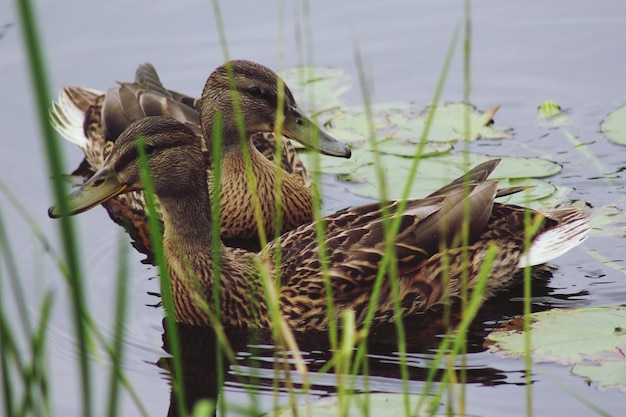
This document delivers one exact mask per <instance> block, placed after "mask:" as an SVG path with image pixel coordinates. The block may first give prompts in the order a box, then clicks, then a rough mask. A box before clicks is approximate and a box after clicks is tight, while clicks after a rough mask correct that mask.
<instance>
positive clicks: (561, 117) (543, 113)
mask: <svg viewBox="0 0 626 417" xmlns="http://www.w3.org/2000/svg"><path fill="white" fill-rule="evenodd" d="M539 117H540V118H541V119H543V121H545V122H546V123H548V125H549V126H552V127H557V126H565V125H567V124H569V120H568V118H567V115H566V114H565V111H564V110H563V109H561V106H559V105H558V104H556V102H554V101H552V100H546V101H544V102H543V103H541V105H540V106H539Z"/></svg>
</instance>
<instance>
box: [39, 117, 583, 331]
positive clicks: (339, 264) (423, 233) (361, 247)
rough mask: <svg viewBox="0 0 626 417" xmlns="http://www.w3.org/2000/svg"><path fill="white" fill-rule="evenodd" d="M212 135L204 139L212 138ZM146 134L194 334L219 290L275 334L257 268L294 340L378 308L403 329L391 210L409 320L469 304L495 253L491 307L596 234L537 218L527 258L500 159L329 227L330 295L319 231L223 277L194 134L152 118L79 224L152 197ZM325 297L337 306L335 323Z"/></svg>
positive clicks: (569, 222) (226, 316)
mask: <svg viewBox="0 0 626 417" xmlns="http://www.w3.org/2000/svg"><path fill="white" fill-rule="evenodd" d="M205 129H207V130H208V129H210V126H205ZM207 130H205V136H208V137H211V136H210V135H207V133H208V132H207ZM138 135H141V136H142V137H144V138H145V145H146V149H147V152H148V160H149V164H150V169H151V172H152V176H153V182H154V186H155V193H156V196H157V198H158V200H159V202H160V205H161V209H162V211H163V213H164V216H163V219H164V228H165V233H164V246H165V253H166V257H167V261H168V266H169V274H170V279H171V282H170V284H171V288H172V291H173V294H174V304H175V314H176V318H177V320H178V321H180V322H184V323H187V324H192V325H199V326H204V325H210V324H211V320H210V319H209V316H208V315H207V314H206V310H205V307H207V306H208V308H209V309H214V308H215V303H214V301H213V297H212V294H213V292H212V291H213V284H214V281H215V279H219V286H220V287H219V288H220V289H221V306H220V311H221V319H222V321H223V323H224V324H226V325H228V326H235V327H261V328H269V327H270V326H272V323H271V320H270V317H269V314H268V307H267V306H268V304H267V302H266V294H265V292H264V290H263V286H262V285H261V279H260V274H259V269H258V265H262V266H263V268H265V269H264V270H265V271H268V272H269V274H270V276H272V277H274V279H275V282H276V283H277V285H278V288H279V294H278V299H279V305H280V311H281V312H282V315H283V317H284V319H285V320H286V322H287V323H288V324H289V325H290V326H291V327H292V328H293V329H295V330H299V331H306V330H312V329H317V330H325V329H327V328H328V325H329V321H330V320H336V321H338V320H339V319H338V318H339V317H340V316H341V314H342V312H344V311H346V310H349V309H351V310H353V311H354V312H355V317H356V325H358V326H360V325H362V324H363V322H364V319H365V316H366V311H367V308H368V306H369V305H371V304H373V305H374V306H375V310H376V311H375V315H374V322H375V323H384V322H389V321H392V320H394V319H396V317H395V315H394V310H393V300H394V294H393V292H392V286H391V285H390V282H391V279H392V278H391V277H389V276H386V277H385V278H384V280H383V283H382V290H381V292H380V297H379V298H378V300H372V289H373V285H374V282H375V280H376V276H377V274H378V271H379V269H380V268H381V262H382V259H383V256H384V255H383V253H384V241H385V238H384V225H383V213H382V212H383V208H384V209H385V211H386V212H387V213H388V215H389V216H390V218H397V217H400V219H399V220H400V229H399V231H398V234H397V236H396V237H395V240H394V241H393V242H394V248H395V252H396V259H397V261H396V262H397V263H396V266H397V271H398V277H397V279H398V281H397V283H398V288H399V292H398V294H397V297H399V300H400V305H401V306H402V315H403V316H411V315H415V314H418V313H420V312H423V311H426V310H428V309H430V308H431V307H433V306H435V305H437V304H441V303H444V302H449V301H450V300H451V299H455V298H458V297H460V294H461V277H462V275H463V273H466V274H467V276H468V277H469V278H468V283H467V285H468V287H469V288H470V289H471V288H473V286H474V285H475V283H476V279H477V277H478V276H479V271H480V270H481V267H482V265H483V261H484V258H485V254H486V253H487V251H488V249H489V248H490V247H492V246H495V247H496V248H497V254H496V257H495V259H494V262H493V264H492V266H491V269H490V273H489V278H488V281H487V287H486V290H485V292H484V295H485V297H489V296H491V295H492V294H494V293H495V292H497V291H499V290H500V289H502V288H504V287H506V286H507V285H508V284H509V283H510V282H511V281H512V280H513V277H514V276H515V273H516V272H517V271H518V270H519V269H520V268H523V267H526V266H532V265H537V264H542V263H545V262H548V261H549V260H551V259H553V258H554V257H556V256H559V255H561V254H563V253H565V252H566V251H568V250H569V249H571V248H573V247H575V246H576V245H578V244H579V243H580V242H582V241H583V240H584V239H585V237H586V235H587V232H588V231H589V228H590V226H589V221H588V219H587V218H586V217H585V216H584V215H583V214H582V213H581V212H579V211H578V210H576V209H573V208H565V209H557V210H551V211H546V212H544V213H539V212H537V211H532V210H530V211H529V213H528V220H529V221H530V223H531V224H536V225H538V228H536V229H534V230H536V232H535V233H533V235H532V236H529V241H530V247H529V248H528V249H527V250H525V249H524V247H525V244H524V239H525V235H524V231H525V227H524V225H525V209H523V208H520V207H516V206H512V205H504V204H499V203H495V202H494V198H496V197H497V196H498V195H505V194H507V193H511V192H515V191H517V190H515V189H513V190H500V191H499V190H498V182H497V181H487V176H488V175H489V174H490V173H491V171H492V170H493V169H494V168H495V166H496V165H497V164H498V162H499V161H498V160H491V161H488V162H485V163H483V164H481V165H479V166H477V167H475V168H474V169H472V170H471V171H469V172H468V173H467V174H466V175H465V176H463V177H462V178H459V179H457V180H455V181H453V182H452V183H451V184H449V185H447V186H445V187H443V188H441V189H440V190H438V191H435V192H434V193H432V194H431V195H430V196H428V197H426V198H424V199H415V200H409V201H408V202H407V204H406V208H405V210H404V211H403V212H402V213H399V212H398V205H399V204H400V202H398V201H391V202H387V203H374V204H370V205H366V206H361V207H356V208H353V209H349V210H346V211H342V212H339V213H336V214H334V215H331V216H328V217H326V218H323V219H322V220H321V222H322V223H323V226H324V228H325V230H326V233H325V237H324V241H325V246H326V248H327V254H328V268H327V271H328V277H329V282H330V293H327V291H326V289H325V285H324V278H323V273H322V269H323V268H322V266H321V261H320V251H319V247H318V245H317V242H318V240H317V236H316V231H315V224H314V223H311V224H306V225H303V226H300V227H298V228H296V229H294V230H292V231H290V232H287V233H285V234H284V235H282V236H281V237H280V238H279V239H277V240H274V241H273V242H271V243H270V244H269V245H268V246H266V247H265V248H263V250H262V251H261V252H260V253H252V252H247V251H244V250H241V249H233V248H229V247H226V246H224V245H220V247H219V248H218V250H219V260H220V264H219V266H220V271H221V272H220V276H219V277H215V276H213V271H214V267H215V265H214V264H213V262H214V261H213V259H214V253H213V249H212V247H211V218H210V206H211V200H210V195H209V194H208V193H207V187H206V185H205V182H206V169H205V162H204V157H203V153H202V149H201V146H200V143H199V142H198V140H197V139H196V135H195V134H194V132H193V131H192V130H191V129H189V128H188V127H187V126H185V125H184V124H182V123H180V122H178V121H176V120H173V119H171V118H166V117H152V118H144V119H142V120H140V121H138V122H136V123H134V124H132V125H131V126H130V127H129V128H128V129H127V130H126V131H125V132H124V133H123V134H122V135H121V136H120V137H119V138H118V140H117V142H116V146H115V147H114V148H113V151H112V153H111V155H110V156H109V158H108V159H107V161H106V164H105V165H104V166H103V167H102V168H101V169H100V170H99V171H98V172H97V173H96V174H95V175H94V176H93V177H92V178H91V179H90V180H89V181H88V182H87V183H85V184H84V185H83V186H82V187H81V188H80V189H78V190H77V191H75V192H74V193H73V194H72V195H71V196H70V197H69V200H68V204H69V207H70V214H74V213H78V212H80V211H83V210H87V209H89V208H90V207H93V206H95V205H97V204H99V203H101V202H102V201H105V200H107V199H110V198H112V197H114V196H115V195H119V194H121V193H124V192H128V191H131V190H140V189H141V188H142V184H141V181H140V179H139V173H138V167H139V162H138V159H137V150H136V144H135V143H136V142H135V138H136V137H137V136H138ZM247 146H251V145H249V144H248V145H247ZM172 167H176V168H175V169H173V168H172ZM242 204H245V202H242ZM50 215H51V216H53V217H56V216H59V215H61V213H60V210H59V208H58V206H55V207H52V208H51V209H50ZM464 216H469V217H468V218H467V220H468V222H467V224H469V230H468V239H467V241H466V245H465V246H462V244H461V241H462V240H461V239H460V238H459V235H460V230H461V228H462V224H463V219H464ZM278 254H279V255H280V262H279V265H280V268H278V269H277V268H276V258H275V257H276V256H277V255H278ZM464 254H465V256H466V257H465V258H464ZM444 265H445V266H444ZM327 297H332V300H333V302H334V307H335V315H334V316H332V317H331V316H329V313H328V310H327Z"/></svg>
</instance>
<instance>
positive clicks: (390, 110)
mask: <svg viewBox="0 0 626 417" xmlns="http://www.w3.org/2000/svg"><path fill="white" fill-rule="evenodd" d="M496 110H497V108H496V109H492V110H490V111H487V112H482V111H479V110H477V109H476V107H474V106H472V105H470V104H465V103H447V104H440V105H438V106H437V109H436V111H435V116H434V118H433V121H432V124H431V125H430V130H429V131H428V136H427V137H426V140H428V141H430V142H457V141H461V140H468V141H473V140H476V139H478V138H486V139H503V138H510V137H511V135H510V130H511V129H510V128H507V127H502V126H494V125H493V124H492V123H493V115H494V114H495V111H496ZM427 115H428V109H425V110H421V111H420V109H419V108H418V107H417V106H416V105H415V104H411V103H388V104H383V105H379V106H374V107H372V109H371V115H370V116H368V115H367V113H366V112H365V110H364V109H363V108H353V109H351V110H350V109H348V110H347V111H344V112H342V113H339V114H337V115H335V116H334V117H333V118H332V119H331V121H330V125H329V130H330V131H331V133H332V134H333V135H335V136H336V137H340V138H342V140H346V141H349V142H357V141H363V140H364V139H365V138H367V137H369V136H370V134H371V132H372V133H373V134H374V136H375V137H376V138H379V139H383V138H391V137H393V138H403V139H409V140H412V141H413V142H417V140H419V138H420V137H421V136H422V132H423V131H424V128H425V126H426V119H427ZM466 115H467V116H469V118H468V119H467V120H468V122H469V124H468V126H467V127H468V129H467V132H466V125H465V123H466Z"/></svg>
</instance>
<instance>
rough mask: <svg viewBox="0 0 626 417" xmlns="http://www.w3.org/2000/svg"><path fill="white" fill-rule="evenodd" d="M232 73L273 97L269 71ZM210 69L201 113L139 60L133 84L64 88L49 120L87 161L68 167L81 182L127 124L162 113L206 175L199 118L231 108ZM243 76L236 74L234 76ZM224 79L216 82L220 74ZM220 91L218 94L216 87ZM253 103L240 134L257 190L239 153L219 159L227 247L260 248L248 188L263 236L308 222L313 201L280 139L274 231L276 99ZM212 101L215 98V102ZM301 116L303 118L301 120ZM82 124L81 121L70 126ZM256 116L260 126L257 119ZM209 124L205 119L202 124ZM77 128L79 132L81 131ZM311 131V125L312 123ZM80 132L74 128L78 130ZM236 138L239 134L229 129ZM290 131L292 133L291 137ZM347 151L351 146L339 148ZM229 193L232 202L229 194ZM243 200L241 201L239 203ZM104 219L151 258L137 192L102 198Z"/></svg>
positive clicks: (229, 113) (288, 102)
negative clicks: (183, 131) (196, 153)
mask: <svg viewBox="0 0 626 417" xmlns="http://www.w3.org/2000/svg"><path fill="white" fill-rule="evenodd" d="M234 62H235V63H236V65H235V66H234V67H233V70H234V76H235V79H236V81H237V85H240V84H242V83H246V86H247V88H251V86H254V87H257V88H259V89H261V90H262V91H263V92H264V94H265V96H266V97H272V96H273V95H274V96H275V95H276V88H277V87H276V86H277V83H278V79H277V76H276V74H274V73H273V72H272V71H270V70H269V69H267V68H265V67H263V66H261V65H258V64H254V63H251V62H248V61H234ZM224 68H225V67H220V68H218V70H216V71H215V72H214V73H213V74H212V75H211V77H210V78H209V81H208V82H207V86H210V87H209V88H207V89H205V91H204V93H203V98H202V99H200V100H203V101H204V102H205V103H208V104H207V106H205V109H204V111H202V112H201V113H198V111H197V108H198V102H199V101H200V100H196V99H193V98H191V97H188V96H185V95H183V94H180V93H177V92H175V91H171V90H167V89H166V88H165V87H164V86H163V85H162V84H161V81H160V79H159V77H158V74H157V73H156V70H155V69H154V67H153V66H152V65H150V64H144V65H141V66H140V67H139V68H138V69H137V73H136V80H135V82H133V83H120V86H119V87H115V88H111V89H109V90H108V91H107V92H106V94H102V93H99V92H96V91H94V90H90V89H86V88H82V87H66V88H65V89H64V90H63V91H62V93H61V95H60V98H59V103H54V106H53V111H52V114H51V116H52V120H53V123H54V125H55V126H56V127H57V130H59V131H60V132H61V134H63V135H64V136H66V137H67V138H68V139H70V140H72V141H74V142H76V143H77V144H79V146H80V147H81V149H83V151H84V153H85V159H84V161H83V162H82V163H81V164H80V166H79V167H78V168H77V169H76V170H75V171H74V173H73V175H75V176H80V177H82V178H83V181H86V180H87V179H88V178H89V177H91V175H93V173H94V172H96V171H97V170H98V169H99V168H100V167H102V166H103V164H104V161H105V159H106V157H107V156H108V154H109V153H110V152H111V149H112V148H113V147H114V143H115V140H116V139H117V137H118V136H119V134H120V133H121V132H122V131H123V130H124V129H125V128H126V127H128V125H129V124H131V123H132V122H134V121H136V120H139V119H141V118H144V117H150V116H159V115H166V116H171V117H174V118H175V119H177V120H179V121H181V122H183V123H185V124H186V125H187V126H188V127H189V128H190V129H191V130H192V131H193V132H194V134H195V135H196V136H197V140H198V141H200V143H202V149H203V152H204V155H205V160H206V164H207V169H208V170H209V179H210V178H211V175H210V168H209V165H210V152H208V151H207V146H208V145H207V142H206V141H205V139H204V137H203V134H202V130H201V118H205V119H208V120H209V121H210V122H208V123H211V122H212V120H213V116H212V113H213V112H215V111H216V104H220V105H221V107H220V110H221V111H223V112H224V113H223V114H224V119H225V120H234V119H235V116H234V114H233V113H234V112H235V110H233V108H234V106H233V105H232V101H231V100H230V97H228V95H230V94H231V92H230V86H229V85H228V74H226V73H225V72H224V71H221V72H220V69H224ZM240 75H242V77H240ZM222 77H223V78H224V79H223V80H221V78H222ZM222 90H223V91H222ZM285 97H286V99H285V108H287V107H288V106H292V107H294V108H296V109H297V105H296V103H295V100H294V99H293V96H292V95H291V93H290V92H289V90H288V88H287V87H286V86H285ZM253 99H255V100H248V101H246V100H243V101H242V102H241V103H242V104H243V106H242V114H243V115H244V122H245V125H246V135H248V136H249V138H250V140H251V142H252V144H253V145H254V147H251V149H252V150H253V151H254V152H252V154H251V157H252V166H253V172H254V175H255V177H256V179H257V184H258V189H257V190H251V189H250V187H249V186H248V182H247V181H246V177H245V175H244V174H245V171H243V169H244V168H243V166H244V165H243V159H242V158H243V157H242V155H241V153H237V152H235V153H232V152H231V153H230V154H227V155H226V158H225V159H224V161H223V177H224V180H223V189H222V192H221V195H222V199H221V213H222V218H221V221H222V237H223V239H224V241H225V242H226V243H227V244H228V245H231V246H236V247H244V248H249V249H257V250H258V249H259V235H258V233H259V230H258V227H257V222H256V220H255V219H254V217H253V216H252V213H253V211H252V210H251V207H250V202H251V199H250V198H248V197H249V195H250V193H252V192H253V191H254V192H257V193H259V196H260V200H261V202H262V204H263V205H262V213H263V215H262V217H263V220H264V222H263V228H264V231H265V233H266V235H267V236H268V237H269V238H272V237H274V236H276V234H277V233H278V234H280V233H282V232H285V231H287V230H291V229H293V228H294V227H297V226H299V225H301V224H304V223H307V222H310V221H311V220H312V218H313V217H312V209H313V207H312V201H311V196H310V191H309V186H310V178H309V176H308V173H307V171H306V169H305V167H304V165H303V164H302V161H301V160H300V158H299V157H298V155H297V153H296V151H295V149H294V147H293V145H292V144H291V142H290V141H289V140H288V139H287V138H285V137H282V138H281V140H282V153H281V164H280V167H281V168H282V175H281V176H282V179H283V182H284V184H283V186H282V190H283V196H284V200H283V202H282V207H283V210H282V220H283V221H282V227H281V228H280V230H278V231H277V230H276V228H275V219H276V210H275V200H276V199H275V196H274V192H275V190H274V188H273V187H274V184H275V181H274V178H275V175H274V174H271V175H270V173H269V172H268V169H269V168H270V167H271V169H274V162H273V161H274V158H275V155H276V138H275V136H274V134H273V132H272V131H273V129H274V126H273V124H274V119H275V117H276V107H275V106H276V105H277V104H276V103H268V101H267V100H263V103H261V104H259V103H258V101H259V100H256V99H257V98H254V97H253ZM217 101H219V102H221V103H217ZM304 120H306V119H304ZM79 121H80V124H81V125H80V126H79V127H78V126H76V125H77V124H78V122H79ZM261 121H262V122H263V123H261ZM206 124H207V123H205V125H206ZM81 128H82V131H81ZM311 128H312V129H316V128H315V127H314V126H311ZM77 130H78V132H77ZM230 134H233V135H234V138H235V139H236V140H239V134H238V132H237V131H234V132H230ZM292 136H293V135H292ZM345 151H346V154H344V155H343V156H349V151H348V150H347V148H345ZM231 195H235V196H236V198H235V199H234V200H232V201H231V199H230V198H229V197H230V196H231ZM242 201H243V202H246V203H247V204H243V205H242V204H241V202H242ZM103 206H104V207H105V208H106V210H107V212H108V214H109V216H110V217H111V218H112V219H113V220H114V221H115V222H116V223H118V224H120V225H122V226H123V227H124V228H125V229H126V230H127V232H128V233H129V234H130V236H131V237H132V239H133V241H134V242H133V244H134V246H135V247H136V248H137V249H138V250H139V251H141V252H143V253H145V254H147V255H149V257H150V255H151V253H152V251H151V248H150V240H149V238H148V236H149V233H148V224H147V220H146V214H145V213H146V209H145V203H144V198H143V194H142V192H141V191H137V192H132V193H127V194H122V195H119V196H117V197H115V198H114V199H111V200H108V201H107V202H104V203H103Z"/></svg>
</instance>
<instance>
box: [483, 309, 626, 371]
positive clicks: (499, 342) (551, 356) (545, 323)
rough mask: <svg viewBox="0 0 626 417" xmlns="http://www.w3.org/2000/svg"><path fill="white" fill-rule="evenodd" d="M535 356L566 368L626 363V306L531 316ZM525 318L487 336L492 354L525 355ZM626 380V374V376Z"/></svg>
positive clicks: (533, 353)
mask: <svg viewBox="0 0 626 417" xmlns="http://www.w3.org/2000/svg"><path fill="white" fill-rule="evenodd" d="M531 317H532V320H533V323H532V326H531V331H532V333H531V343H532V346H531V349H530V350H531V355H532V358H533V360H534V361H535V362H556V363H560V364H563V365H572V364H580V363H586V362H593V363H597V364H606V366H608V369H611V366H612V365H611V364H612V363H618V364H620V365H619V367H620V369H622V367H623V365H622V364H623V363H624V362H625V361H626V357H625V355H624V352H626V306H622V307H594V308H581V309H572V310H563V309H554V310H550V311H544V312H540V313H533V314H532V315H531ZM521 323H522V321H521V319H519V318H518V319H515V320H514V321H512V322H511V323H510V324H509V325H507V327H506V328H505V329H499V330H496V331H494V332H492V333H491V334H489V335H488V336H487V341H488V343H489V344H490V345H491V346H490V351H491V352H495V353H498V354H501V355H503V356H522V355H524V341H525V336H524V332H523V331H522V327H521ZM624 377H625V378H626V375H624Z"/></svg>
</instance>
